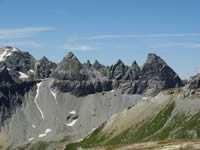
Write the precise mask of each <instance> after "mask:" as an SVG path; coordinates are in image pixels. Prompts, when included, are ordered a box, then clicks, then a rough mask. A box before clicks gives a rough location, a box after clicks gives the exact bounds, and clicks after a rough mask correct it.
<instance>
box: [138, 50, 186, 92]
mask: <svg viewBox="0 0 200 150" xmlns="http://www.w3.org/2000/svg"><path fill="white" fill-rule="evenodd" d="M137 85H138V88H137V93H144V92H146V93H147V94H149V93H150V94H151V93H152V94H154V95H155V94H157V93H158V92H159V91H160V90H163V89H166V88H174V87H180V86H183V84H182V81H181V79H180V78H179V76H178V75H177V74H176V73H175V72H174V71H173V70H172V69H171V68H170V67H169V66H168V65H167V63H166V62H164V60H162V59H161V58H160V57H159V56H156V55H155V54H149V55H148V57H147V60H146V62H145V64H144V65H143V67H142V69H141V72H140V78H139V82H138V84H137Z"/></svg>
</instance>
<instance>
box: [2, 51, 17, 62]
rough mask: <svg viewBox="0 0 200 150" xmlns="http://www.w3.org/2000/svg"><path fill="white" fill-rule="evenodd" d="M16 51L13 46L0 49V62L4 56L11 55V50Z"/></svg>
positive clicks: (4, 58)
mask: <svg viewBox="0 0 200 150" xmlns="http://www.w3.org/2000/svg"><path fill="white" fill-rule="evenodd" d="M15 51H18V50H17V49H16V48H13V49H12V50H11V49H9V48H4V51H2V52H1V51H0V62H1V61H4V60H6V58H7V57H8V56H10V55H12V53H13V52H15Z"/></svg>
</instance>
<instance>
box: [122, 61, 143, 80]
mask: <svg viewBox="0 0 200 150" xmlns="http://www.w3.org/2000/svg"><path fill="white" fill-rule="evenodd" d="M139 73H140V67H139V66H138V64H137V62H136V61H133V63H132V65H131V67H130V68H129V69H128V71H127V72H126V74H125V76H124V80H137V79H138V76H139Z"/></svg>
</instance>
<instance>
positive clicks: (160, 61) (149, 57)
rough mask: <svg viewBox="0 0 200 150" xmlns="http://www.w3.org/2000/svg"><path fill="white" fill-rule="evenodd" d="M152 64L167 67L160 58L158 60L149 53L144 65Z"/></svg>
mask: <svg viewBox="0 0 200 150" xmlns="http://www.w3.org/2000/svg"><path fill="white" fill-rule="evenodd" d="M152 63H158V64H162V65H167V63H166V62H165V61H164V60H163V59H162V58H160V57H159V56H157V55H156V54H154V53H149V54H148V56H147V60H146V62H145V64H152Z"/></svg>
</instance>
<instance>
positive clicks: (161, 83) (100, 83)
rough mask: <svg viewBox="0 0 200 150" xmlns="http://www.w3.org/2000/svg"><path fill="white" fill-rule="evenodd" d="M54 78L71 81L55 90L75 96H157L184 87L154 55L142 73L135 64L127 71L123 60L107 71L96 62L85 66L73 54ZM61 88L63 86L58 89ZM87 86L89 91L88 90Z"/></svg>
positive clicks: (55, 72)
mask: <svg viewBox="0 0 200 150" xmlns="http://www.w3.org/2000/svg"><path fill="white" fill-rule="evenodd" d="M52 77H53V78H56V79H58V80H68V82H67V84H65V85H66V87H65V86H64V84H63V83H62V82H57V83H55V84H54V88H56V87H58V89H59V90H62V91H66V90H65V88H69V89H68V90H67V91H68V92H70V93H72V94H73V95H75V96H84V94H85V95H87V94H92V93H94V92H102V91H109V90H112V89H116V90H119V91H121V92H122V93H128V94H136V93H139V94H142V93H144V94H147V95H156V94H157V93H159V91H160V90H163V89H166V88H173V87H180V86H182V85H183V84H182V81H181V79H180V78H179V76H178V75H177V74H176V73H175V72H174V71H173V70H172V69H171V68H170V67H169V66H168V65H167V63H166V62H164V60H162V59H161V58H160V57H159V56H157V55H155V54H149V55H148V57H147V60H146V62H145V64H144V65H143V67H142V68H141V69H140V67H139V66H138V64H137V62H136V61H134V62H133V63H132V65H131V67H128V66H126V65H124V63H123V62H122V61H121V60H120V59H119V60H118V61H117V63H116V64H114V65H112V66H111V67H105V66H104V65H102V64H100V63H99V62H98V61H97V60H96V61H95V62H94V64H93V65H91V64H90V62H89V61H88V62H87V63H86V64H84V65H82V64H81V63H80V62H79V60H78V59H77V57H75V56H74V54H73V53H71V52H70V53H69V54H68V55H67V56H65V58H64V59H63V61H62V62H61V63H60V64H59V65H58V66H57V68H56V69H55V71H54V72H53V73H52ZM73 81H76V82H73ZM77 81H81V82H77ZM83 81H85V82H84V84H80V83H83ZM71 82H73V83H71ZM65 83H66V82H65ZM85 83H87V84H85ZM59 84H61V85H60V86H59ZM88 84H89V85H90V88H88ZM83 89H84V92H80V91H79V92H77V90H83ZM78 93H81V94H78Z"/></svg>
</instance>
